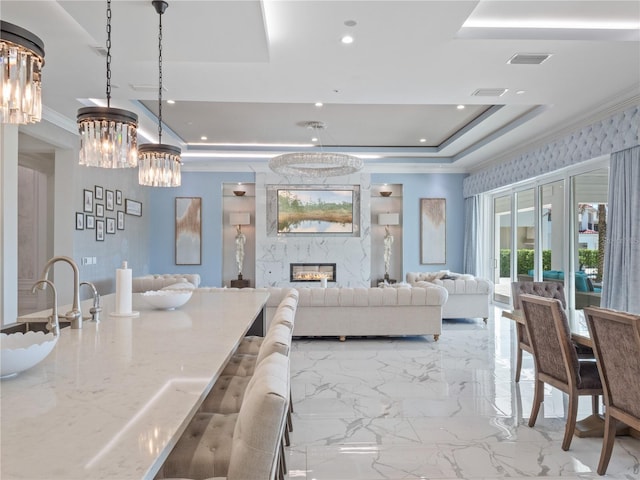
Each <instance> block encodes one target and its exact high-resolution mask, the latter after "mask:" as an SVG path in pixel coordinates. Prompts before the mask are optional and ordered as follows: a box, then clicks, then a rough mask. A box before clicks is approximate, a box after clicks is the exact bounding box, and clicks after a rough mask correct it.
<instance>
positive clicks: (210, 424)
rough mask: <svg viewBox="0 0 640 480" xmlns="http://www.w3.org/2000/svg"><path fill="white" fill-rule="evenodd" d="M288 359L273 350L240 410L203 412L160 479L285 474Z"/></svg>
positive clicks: (239, 478)
mask: <svg viewBox="0 0 640 480" xmlns="http://www.w3.org/2000/svg"><path fill="white" fill-rule="evenodd" d="M289 378H290V375H289V359H288V358H287V357H285V356H283V355H281V354H279V353H273V354H272V355H270V356H269V357H268V358H266V359H265V360H264V361H263V362H262V363H261V364H260V365H259V367H258V368H257V369H256V372H255V375H254V376H253V377H251V380H250V381H249V384H248V386H247V389H246V392H245V395H244V400H243V401H242V405H241V407H240V411H239V412H238V413H230V414H222V413H206V412H198V413H197V414H196V415H195V417H194V418H193V419H192V421H191V423H190V424H189V425H188V426H187V429H186V430H185V432H184V434H183V435H182V437H181V438H180V440H179V441H178V443H177V444H176V446H175V447H174V449H173V450H172V451H171V453H170V454H169V456H168V458H167V460H166V461H165V463H164V465H163V466H162V468H161V470H160V472H159V473H158V475H157V476H156V478H157V479H167V478H188V479H194V480H200V479H207V478H212V477H215V478H227V479H229V480H234V479H235V480H248V479H274V478H282V476H283V472H282V470H281V465H282V462H283V458H282V454H283V452H282V437H283V431H284V429H285V425H286V413H287V411H288V403H289V400H288V397H289V390H290V384H289Z"/></svg>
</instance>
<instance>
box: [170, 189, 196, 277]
mask: <svg viewBox="0 0 640 480" xmlns="http://www.w3.org/2000/svg"><path fill="white" fill-rule="evenodd" d="M175 225H176V227H175V231H176V242H175V261H176V265H201V264H202V197H176V205H175Z"/></svg>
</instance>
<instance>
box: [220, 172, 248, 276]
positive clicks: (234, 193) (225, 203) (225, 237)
mask: <svg viewBox="0 0 640 480" xmlns="http://www.w3.org/2000/svg"><path fill="white" fill-rule="evenodd" d="M255 192H256V188H255V184H253V183H244V182H242V183H237V182H236V183H223V184H222V228H221V231H222V262H221V263H222V282H223V286H227V287H231V286H234V287H235V286H247V287H248V286H250V287H255V285H256V284H255V278H256V274H255V272H256V268H255V264H256V235H255V233H256V197H255V195H256V193H255ZM238 229H239V230H240V233H241V234H242V235H243V236H244V239H243V240H242V239H239V238H238V233H239V232H238ZM238 242H244V248H243V250H244V258H243V259H242V281H241V282H240V281H239V278H238V263H237V256H236V249H237V246H238Z"/></svg>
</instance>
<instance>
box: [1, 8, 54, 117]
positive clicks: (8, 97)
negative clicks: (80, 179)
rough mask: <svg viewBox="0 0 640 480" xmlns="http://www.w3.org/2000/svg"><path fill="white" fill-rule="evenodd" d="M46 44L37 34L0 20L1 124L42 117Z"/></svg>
mask: <svg viewBox="0 0 640 480" xmlns="http://www.w3.org/2000/svg"><path fill="white" fill-rule="evenodd" d="M43 66H44V43H43V42H42V40H40V38H38V37H36V36H35V35H34V34H33V33H31V32H29V31H28V30H25V29H24V28H21V27H19V26H17V25H13V24H12V23H8V22H4V21H2V20H0V123H5V124H13V125H17V124H25V123H35V122H39V121H40V119H41V118H42V88H41V87H42V83H41V79H42V67H43Z"/></svg>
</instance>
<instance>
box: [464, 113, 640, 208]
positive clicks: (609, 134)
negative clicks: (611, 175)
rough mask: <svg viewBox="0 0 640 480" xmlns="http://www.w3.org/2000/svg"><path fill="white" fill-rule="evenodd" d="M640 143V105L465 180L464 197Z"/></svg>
mask: <svg viewBox="0 0 640 480" xmlns="http://www.w3.org/2000/svg"><path fill="white" fill-rule="evenodd" d="M639 144H640V105H636V106H634V107H631V108H628V109H626V110H624V111H622V112H619V113H617V114H615V115H613V116H611V117H609V118H607V119H604V120H601V121H598V122H595V123H592V124H591V125H588V126H586V127H583V128H582V129H580V130H578V131H576V132H573V133H572V134H570V135H567V136H565V137H564V138H562V139H559V140H557V141H555V142H552V143H549V144H547V145H545V146H544V147H542V148H539V149H536V150H533V151H531V152H528V153H526V154H524V155H521V156H519V157H516V158H514V159H512V160H509V161H507V162H505V163H502V164H500V165H494V166H492V167H490V168H488V169H486V170H483V171H481V172H478V173H474V174H473V175H470V176H469V177H467V178H465V180H464V187H463V194H464V197H465V198H466V197H471V196H473V195H477V194H479V193H483V192H487V191H489V190H493V189H496V188H499V187H503V186H505V185H510V184H512V183H516V182H520V181H523V180H527V179H529V178H533V177H535V176H537V175H542V174H545V173H549V172H553V171H555V170H558V169H560V168H564V167H567V166H569V165H574V164H577V163H580V162H583V161H585V160H589V159H592V158H596V157H599V156H601V155H607V154H610V153H613V152H618V151H620V150H625V149H627V148H631V147H634V146H636V145H639Z"/></svg>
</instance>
